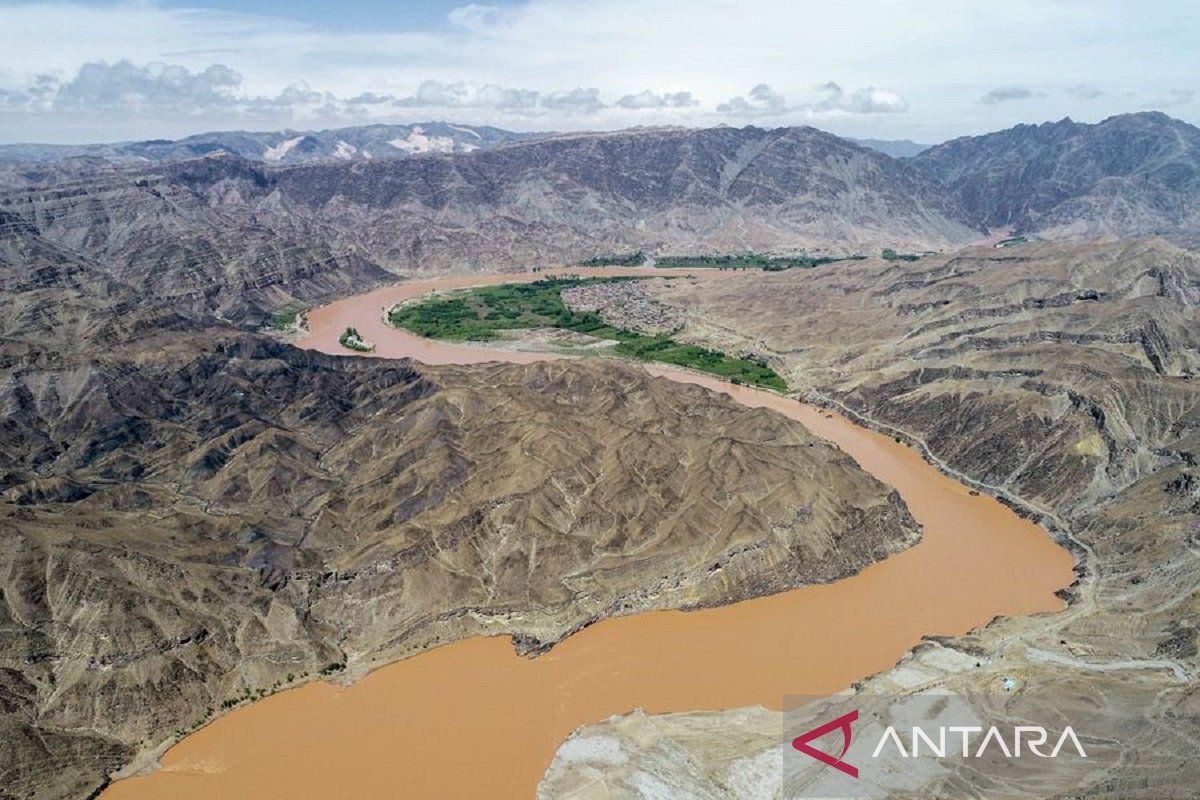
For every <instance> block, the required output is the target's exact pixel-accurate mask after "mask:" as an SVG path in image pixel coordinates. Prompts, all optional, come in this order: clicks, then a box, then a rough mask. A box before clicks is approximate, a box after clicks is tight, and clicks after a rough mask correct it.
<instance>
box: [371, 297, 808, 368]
mask: <svg viewBox="0 0 1200 800" xmlns="http://www.w3.org/2000/svg"><path fill="white" fill-rule="evenodd" d="M611 280H629V279H627V278H616V279H610V281H605V280H602V279H600V280H597V279H591V280H587V279H577V278H567V279H558V280H555V279H548V280H540V281H535V282H533V283H514V284H506V285H501V286H484V287H480V288H478V289H469V290H466V291H463V292H455V293H453V294H448V295H442V296H437V297H431V298H427V299H425V300H422V301H420V302H418V303H409V304H406V305H401V306H396V307H395V308H393V309H392V310H391V311H389V312H388V320H389V321H390V322H391V323H392V324H393V325H395V326H396V327H399V328H405V329H407V330H410V331H413V332H414V333H418V334H420V335H421V336H427V337H430V338H435V339H449V340H452V341H466V340H472V341H488V340H490V339H494V338H496V335H497V333H498V332H499V331H504V330H521V329H529V328H559V329H561V330H569V331H576V332H578V333H584V334H587V335H589V336H594V337H596V338H599V339H610V340H612V341H615V342H617V346H616V347H615V348H614V351H615V352H616V353H617V355H621V356H625V357H627V358H636V359H639V360H642V361H658V362H661V363H664V364H674V365H676V366H680V367H688V368H691V369H695V370H698V371H700V372H707V373H709V374H710V375H716V376H718V377H721V378H725V379H726V380H730V381H733V382H735V383H745V384H753V385H756V386H765V387H768V388H771V389H777V390H779V391H784V390H785V389H787V384H785V383H784V382H783V379H782V378H780V377H779V375H777V374H776V373H775V371H774V370H772V369H771V368H770V367H765V366H763V365H761V364H756V363H755V362H753V361H750V360H748V359H744V358H731V357H730V356H727V355H725V354H724V353H721V352H718V351H716V350H709V349H707V348H704V347H697V346H696V345H690V344H681V343H679V342H676V341H675V340H674V339H671V338H670V337H668V336H648V335H646V334H641V333H636V332H634V331H627V330H623V329H621V328H616V327H613V326H612V325H609V324H608V323H606V322H605V321H604V320H603V319H601V317H600V315H599V314H596V313H594V312H578V311H572V310H571V309H570V308H568V307H567V306H566V304H565V303H563V301H562V290H563V289H566V288H568V287H571V286H578V285H580V284H584V283H604V282H611Z"/></svg>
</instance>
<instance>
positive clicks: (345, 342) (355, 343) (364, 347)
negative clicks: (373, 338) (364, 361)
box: [338, 328, 375, 353]
mask: <svg viewBox="0 0 1200 800" xmlns="http://www.w3.org/2000/svg"><path fill="white" fill-rule="evenodd" d="M338 342H339V343H341V345H342V347H347V348H349V349H351V350H357V351H358V352H360V353H369V352H371V351H372V350H374V349H375V345H373V344H370V343H368V342H366V341H364V340H363V338H362V336H359V334H358V328H346V330H344V331H343V332H342V335H341V336H339V337H338Z"/></svg>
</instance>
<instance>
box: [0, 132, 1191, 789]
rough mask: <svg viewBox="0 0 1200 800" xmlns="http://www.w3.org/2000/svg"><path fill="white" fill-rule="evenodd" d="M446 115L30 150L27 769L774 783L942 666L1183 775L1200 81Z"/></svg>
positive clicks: (576, 784) (192, 785)
mask: <svg viewBox="0 0 1200 800" xmlns="http://www.w3.org/2000/svg"><path fill="white" fill-rule="evenodd" d="M434 126H435V123H429V124H427V125H419V126H411V125H409V126H383V127H379V128H376V127H374V126H360V127H352V128H340V129H330V130H329V131H317V132H314V133H311V134H310V133H305V132H303V131H293V130H280V131H275V132H272V133H269V134H268V133H263V134H245V135H242V134H241V133H239V132H234V133H232V134H230V133H214V134H202V135H199V136H198V137H195V138H192V137H188V138H182V139H170V140H148V141H140V142H133V143H125V144H119V145H103V146H98V148H99V149H96V148H91V149H89V147H83V146H81V147H83V149H82V150H78V151H77V150H72V149H70V148H71V147H74V146H69V147H67V149H65V150H56V149H54V148H53V147H50V148H43V147H41V146H32V147H33V149H32V150H30V149H27V148H26V146H24V145H14V146H12V147H10V148H9V149H6V150H4V151H2V152H0V160H4V161H6V162H7V163H5V164H4V166H3V167H2V168H0V409H3V414H2V420H0V798H3V800H8V799H9V798H10V797H11V798H14V800H15V798H21V800H28V799H29V798H34V799H35V800H42V799H43V798H45V799H46V800H51V799H52V798H53V799H54V800H57V798H75V797H88V796H93V795H96V794H97V793H101V794H103V796H105V797H117V798H120V797H162V796H172V797H209V796H217V795H224V796H264V797H272V796H288V797H306V796H323V797H328V796H333V795H338V794H350V795H358V796H388V795H390V794H391V793H394V791H395V787H396V786H405V787H408V788H409V789H410V791H411V792H412V793H413V794H415V795H417V796H444V795H445V794H446V793H449V794H451V795H457V796H479V795H480V794H481V793H482V794H486V792H485V791H484V789H485V788H486V787H488V786H491V787H493V788H494V787H495V786H501V787H502V791H499V795H500V796H514V797H533V796H537V797H538V798H540V799H541V800H559V799H560V798H569V799H570V800H584V798H590V797H597V796H599V797H646V796H655V795H654V791H657V792H658V793H659V795H660V796H687V797H697V798H704V799H705V800H735V799H736V800H742V799H743V798H744V797H748V796H756V795H754V792H758V796H763V797H772V798H774V797H776V796H778V795H779V794H781V793H783V792H784V790H785V789H788V788H789V787H786V786H783V785H782V784H781V783H780V782H779V781H776V780H774V777H773V776H776V773H775V772H774V771H772V769H771V768H766V769H764V766H763V765H764V764H767V765H771V764H775V763H776V760H777V759H778V758H779V757H780V755H781V751H782V750H786V742H785V741H784V740H783V739H782V738H781V736H780V731H781V730H782V727H781V726H782V725H783V724H784V720H783V715H782V714H781V712H780V709H781V699H782V698H783V697H784V696H786V695H791V694H798V693H803V692H806V691H812V692H825V691H834V690H845V691H847V692H850V693H852V694H854V693H858V694H862V695H868V694H872V693H874V694H885V693H891V694H900V695H903V694H906V693H911V692H915V691H919V690H922V689H932V690H937V691H948V692H953V693H954V694H956V695H958V696H961V697H963V698H966V700H967V702H969V703H970V704H971V706H972V708H974V709H976V710H977V711H979V713H980V714H984V713H990V714H995V715H1003V717H1004V718H1005V719H1007V720H1011V721H1013V722H1014V723H1018V724H1019V723H1020V722H1022V721H1023V720H1024V721H1028V720H1030V719H1033V718H1035V717H1036V716H1037V714H1038V713H1039V711H1040V709H1042V708H1044V707H1045V706H1046V704H1048V703H1050V704H1053V705H1055V707H1060V708H1065V709H1067V710H1068V711H1074V712H1078V713H1081V714H1082V713H1085V712H1088V711H1090V710H1093V709H1095V708H1096V707H1103V708H1109V707H1111V708H1112V709H1113V711H1112V712H1111V714H1109V715H1108V716H1107V717H1105V718H1104V719H1103V720H1102V721H1101V722H1102V724H1100V725H1099V726H1098V728H1097V732H1096V733H1095V735H1094V736H1093V737H1092V738H1090V739H1088V740H1087V744H1088V746H1089V748H1091V747H1099V748H1100V751H1101V752H1107V754H1108V755H1113V754H1114V752H1115V756H1114V761H1113V762H1112V763H1113V764H1114V766H1112V767H1111V768H1107V767H1106V768H1104V769H1100V768H1094V769H1092V770H1088V769H1082V770H1078V771H1073V770H1066V769H1064V770H1063V771H1062V772H1061V774H1056V775H1052V776H1042V779H1044V780H1043V782H1041V783H1039V784H1037V785H1036V786H1035V787H1034V789H1035V791H1034V792H1033V794H1034V795H1035V796H1073V797H1074V796H1081V797H1122V798H1124V797H1137V798H1147V800H1149V798H1157V797H1159V796H1161V795H1162V794H1174V795H1175V796H1181V797H1188V796H1190V795H1189V791H1190V788H1191V787H1192V786H1194V785H1195V780H1194V773H1195V769H1194V765H1193V764H1192V763H1191V762H1192V753H1193V752H1194V748H1195V742H1196V741H1197V737H1200V732H1198V731H1197V730H1196V729H1195V727H1194V725H1193V721H1194V720H1195V719H1198V718H1200V715H1198V714H1197V713H1196V712H1197V704H1198V703H1200V695H1198V694H1197V692H1196V688H1195V687H1196V686H1197V675H1198V670H1200V666H1198V661H1197V641H1198V639H1197V637H1198V633H1197V631H1198V625H1197V619H1200V593H1198V590H1197V588H1196V587H1197V586H1198V585H1200V488H1198V487H1200V475H1198V474H1197V464H1198V463H1200V444H1198V441H1200V440H1198V438H1197V437H1198V431H1200V416H1198V414H1200V392H1197V383H1196V381H1197V379H1198V377H1197V376H1198V373H1200V341H1198V339H1197V331H1198V330H1200V326H1198V325H1197V309H1198V308H1200V257H1198V256H1197V254H1196V251H1195V249H1194V248H1195V245H1196V243H1197V241H1198V240H1197V239H1196V230H1197V219H1200V217H1197V213H1198V212H1197V209H1198V208H1200V206H1198V205H1197V203H1198V199H1197V198H1198V197H1200V192H1198V189H1197V183H1196V180H1195V176H1196V175H1197V174H1200V172H1198V170H1200V147H1198V146H1197V142H1198V141H1200V139H1198V138H1197V137H1198V135H1200V133H1198V132H1197V130H1196V129H1195V128H1194V127H1193V126H1191V125H1189V124H1187V123H1185V122H1182V121H1181V120H1177V119H1172V118H1170V117H1167V116H1166V115H1164V114H1160V113H1135V114H1121V115H1118V116H1114V117H1110V118H1106V119H1103V120H1101V121H1100V122H1096V123H1076V122H1071V121H1070V120H1064V121H1061V122H1056V123H1043V124H1040V125H1018V126H1016V127H1013V128H1009V129H1006V130H1001V131H997V132H995V133H989V134H983V135H979V136H969V137H962V138H960V139H953V140H950V141H947V142H943V143H942V144H935V145H931V146H929V147H927V148H925V147H919V148H918V147H915V146H914V147H913V148H902V149H901V150H898V151H897V152H898V153H899V155H900V157H896V158H893V157H891V156H888V155H885V154H884V153H881V152H878V151H877V150H870V149H866V148H863V147H860V146H859V145H857V144H855V143H854V142H853V141H850V140H847V139H843V138H840V137H837V136H834V135H833V134H829V133H826V132H823V131H819V130H817V129H815V128H811V127H807V126H803V125H792V126H789V125H781V126H780V127H770V128H760V127H756V126H753V125H745V126H743V127H736V128H735V127H729V126H719V127H709V128H683V127H670V126H666V127H664V126H644V127H637V128H632V129H628V130H621V131H609V132H568V133H561V134H528V135H525V134H513V133H512V132H508V131H504V130H502V129H499V128H489V127H488V126H459V125H449V124H446V125H445V126H444V127H434ZM418 127H419V128H420V130H417V128H418ZM397 142H399V144H397ZM343 145H346V147H343ZM348 147H354V148H356V152H355V153H354V154H351V153H350V151H349V150H348V149H347V148H348ZM339 153H340V154H341V155H339ZM368 154H376V155H380V156H381V157H379V158H375V157H374V155H368ZM384 155H387V157H386V158H385V157H382V156H384ZM863 254H871V255H863ZM877 254H878V255H877ZM583 264H587V265H588V266H582V265H583ZM605 264H611V266H603V265H605ZM564 265H576V266H573V267H567V266H564ZM393 323H398V324H399V325H400V327H397V325H396V324H393ZM418 334H425V335H418ZM431 336H432V337H438V338H429V337H431ZM663 362H666V363H663ZM739 384H740V385H739ZM829 652H837V653H838V654H839V657H838V658H836V659H833V658H829V657H827V655H823V654H827V653H829ZM1131 698H1133V699H1131ZM1135 700H1136V702H1135ZM447 708H450V709H453V714H450V715H447V713H446V709H447ZM1133 721H1136V722H1137V723H1138V725H1136V726H1135V725H1134V724H1133ZM443 736H444V737H447V738H441V737H443ZM1123 737H1129V738H1128V741H1126V740H1125V739H1124V738H1123ZM481 741H482V742H483V743H484V744H483V745H480V744H479V743H480V742H481ZM1113 743H1120V744H1121V745H1122V746H1123V747H1124V748H1125V749H1124V750H1121V749H1120V748H1119V747H1115V746H1114V744H1113ZM468 748H469V750H468ZM1105 748H1109V750H1107V751H1105ZM781 749H782V750H781ZM476 751H480V752H476ZM464 754H466V755H464ZM1129 754H1138V758H1134V757H1132V756H1130V755H1129ZM1150 754H1152V755H1153V758H1151V757H1150ZM467 757H470V758H472V759H474V760H475V762H476V764H477V765H478V769H464V768H463V767H462V764H463V762H464V759H465V758H467ZM1097 763H1098V762H1097ZM160 764H161V766H160V767H159V765H160ZM425 765H433V768H432V769H426V768H424V767H425ZM156 767H159V768H157V769H156ZM1176 775H1177V776H1179V777H1178V778H1177V779H1174V778H1172V779H1168V777H1169V776H1176ZM1164 776H1168V777H1164ZM908 778H910V779H911V780H912V781H915V783H912V784H911V785H910V784H906V785H905V786H904V787H896V786H893V787H890V788H891V789H892V790H894V791H895V792H899V789H900V788H904V789H905V790H906V791H908V790H911V791H913V792H915V793H917V794H923V795H934V796H942V795H947V794H952V793H953V792H954V791H957V790H958V789H959V788H961V786H963V785H964V784H967V783H969V781H970V780H971V775H970V774H969V771H965V770H961V769H953V768H946V769H942V770H932V771H930V772H929V773H927V774H926V773H921V774H919V775H916V776H915V777H913V776H908ZM487 781H491V783H487ZM648 786H649V787H654V790H653V791H651V790H649V789H647V788H646V787H648ZM751 789H753V791H751ZM495 793H496V792H493V794H495ZM664 793H665V794H664Z"/></svg>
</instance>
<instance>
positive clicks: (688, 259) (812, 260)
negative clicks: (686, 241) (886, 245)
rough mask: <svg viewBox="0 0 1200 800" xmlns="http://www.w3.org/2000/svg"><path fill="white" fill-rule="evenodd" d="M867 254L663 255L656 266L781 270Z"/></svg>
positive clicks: (849, 258) (822, 263)
mask: <svg viewBox="0 0 1200 800" xmlns="http://www.w3.org/2000/svg"><path fill="white" fill-rule="evenodd" d="M863 258H865V256H846V257H843V258H834V257H832V256H820V257H815V256H785V257H775V256H764V255H762V254H760V253H742V254H740V255H729V256H663V257H662V258H659V259H656V260H655V262H654V266H656V267H664V268H667V267H678V268H684V269H697V268H702V269H761V270H766V271H767V272H781V271H783V270H785V269H812V268H813V267H820V266H823V265H825V264H833V263H835V262H837V261H860V260H862V259H863Z"/></svg>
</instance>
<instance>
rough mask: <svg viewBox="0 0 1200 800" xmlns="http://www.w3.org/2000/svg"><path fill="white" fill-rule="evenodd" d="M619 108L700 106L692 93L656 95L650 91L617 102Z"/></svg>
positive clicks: (630, 95)
mask: <svg viewBox="0 0 1200 800" xmlns="http://www.w3.org/2000/svg"><path fill="white" fill-rule="evenodd" d="M616 105H617V106H618V107H619V108H632V109H641V108H691V107H693V106H698V105H700V101H699V100H697V99H696V98H694V97H692V93H691V92H664V93H662V94H656V93H654V92H652V91H650V90H649V89H645V90H643V91H640V92H638V93H637V94H627V95H625V96H624V97H622V98H621V99H620V100H618V101H617V102H616Z"/></svg>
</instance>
